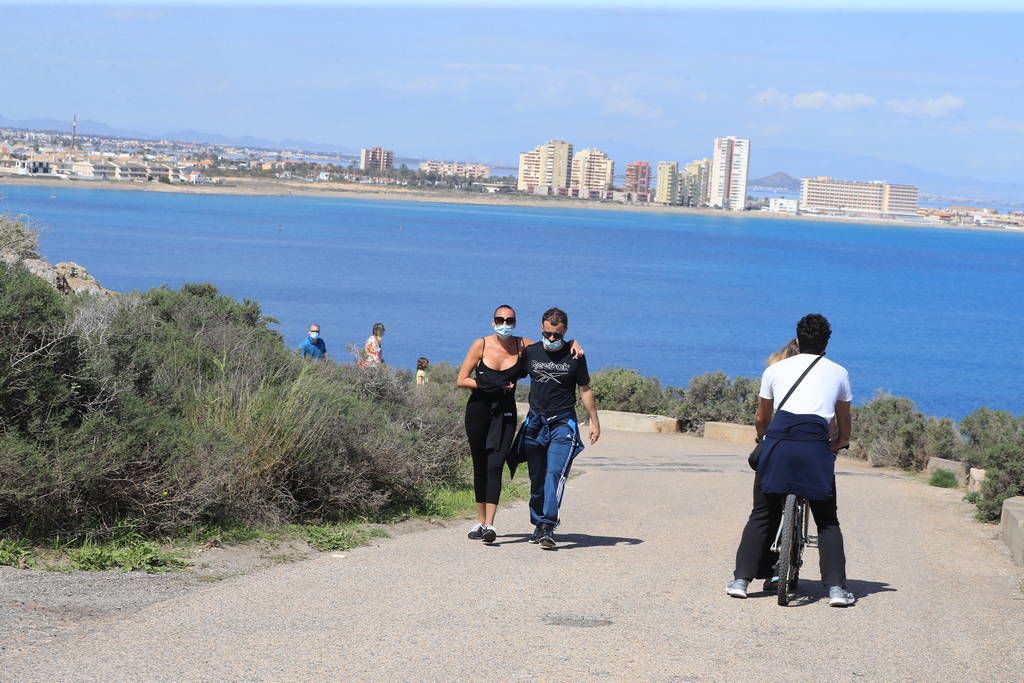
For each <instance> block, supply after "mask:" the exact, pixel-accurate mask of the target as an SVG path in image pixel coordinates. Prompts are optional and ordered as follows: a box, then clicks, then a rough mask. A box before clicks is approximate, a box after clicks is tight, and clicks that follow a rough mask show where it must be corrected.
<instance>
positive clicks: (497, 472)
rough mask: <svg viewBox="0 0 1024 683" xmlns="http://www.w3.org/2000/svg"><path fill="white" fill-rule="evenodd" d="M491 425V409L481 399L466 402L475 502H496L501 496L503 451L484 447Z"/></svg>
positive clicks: (467, 433) (467, 432)
mask: <svg viewBox="0 0 1024 683" xmlns="http://www.w3.org/2000/svg"><path fill="white" fill-rule="evenodd" d="M490 428H491V411H490V409H489V408H488V407H487V404H486V403H485V402H483V401H470V402H469V403H467V404H466V436H467V437H468V439H469V452H470V453H472V455H473V491H474V493H475V494H476V502H478V503H492V504H494V505H497V504H498V499H499V498H500V497H501V474H502V472H501V470H502V468H503V467H504V466H505V452H504V451H503V450H501V449H500V448H488V447H487V432H488V430H489V429H490Z"/></svg>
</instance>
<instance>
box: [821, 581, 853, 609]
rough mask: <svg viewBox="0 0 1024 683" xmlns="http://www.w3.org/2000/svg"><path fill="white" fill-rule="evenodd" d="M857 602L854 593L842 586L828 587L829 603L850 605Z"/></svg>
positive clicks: (842, 605)
mask: <svg viewBox="0 0 1024 683" xmlns="http://www.w3.org/2000/svg"><path fill="white" fill-rule="evenodd" d="M855 602H857V598H855V597H854V595H853V593H851V592H850V591H848V590H846V589H845V588H843V587H842V586H832V587H831V588H829V589H828V604H829V605H830V606H831V607H849V606H850V605H852V604H853V603H855Z"/></svg>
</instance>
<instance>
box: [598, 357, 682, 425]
mask: <svg viewBox="0 0 1024 683" xmlns="http://www.w3.org/2000/svg"><path fill="white" fill-rule="evenodd" d="M590 388H591V389H593V391H594V399H595V400H596V401H597V405H598V406H599V407H601V408H602V409H605V410H624V411H626V412H630V413H653V414H662V413H664V412H666V410H667V408H668V405H667V401H666V397H665V392H664V391H663V390H662V388H661V383H660V382H658V380H657V379H655V378H653V377H644V376H643V375H641V374H640V373H639V372H637V371H636V370H627V369H626V368H607V369H605V370H599V371H597V372H592V373H590Z"/></svg>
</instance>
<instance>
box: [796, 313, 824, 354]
mask: <svg viewBox="0 0 1024 683" xmlns="http://www.w3.org/2000/svg"><path fill="white" fill-rule="evenodd" d="M831 337H832V326H831V325H829V324H828V320H827V319H826V318H825V316H823V315H821V314H820V313H809V314H807V315H805V316H804V317H802V318H800V322H798V323H797V324H796V340H797V341H798V342H799V343H800V353H818V354H821V353H825V347H827V346H828V340H829V339H830V338H831Z"/></svg>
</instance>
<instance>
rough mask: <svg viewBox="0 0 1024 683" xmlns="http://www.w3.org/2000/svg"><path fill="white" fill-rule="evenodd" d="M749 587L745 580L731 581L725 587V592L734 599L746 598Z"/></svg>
mask: <svg viewBox="0 0 1024 683" xmlns="http://www.w3.org/2000/svg"><path fill="white" fill-rule="evenodd" d="M749 585H750V582H749V581H747V580H746V579H733V580H732V581H730V582H729V583H728V584H727V585H726V586H725V592H726V593H727V594H729V595H731V596H732V597H734V598H746V597H747V586H749Z"/></svg>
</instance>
